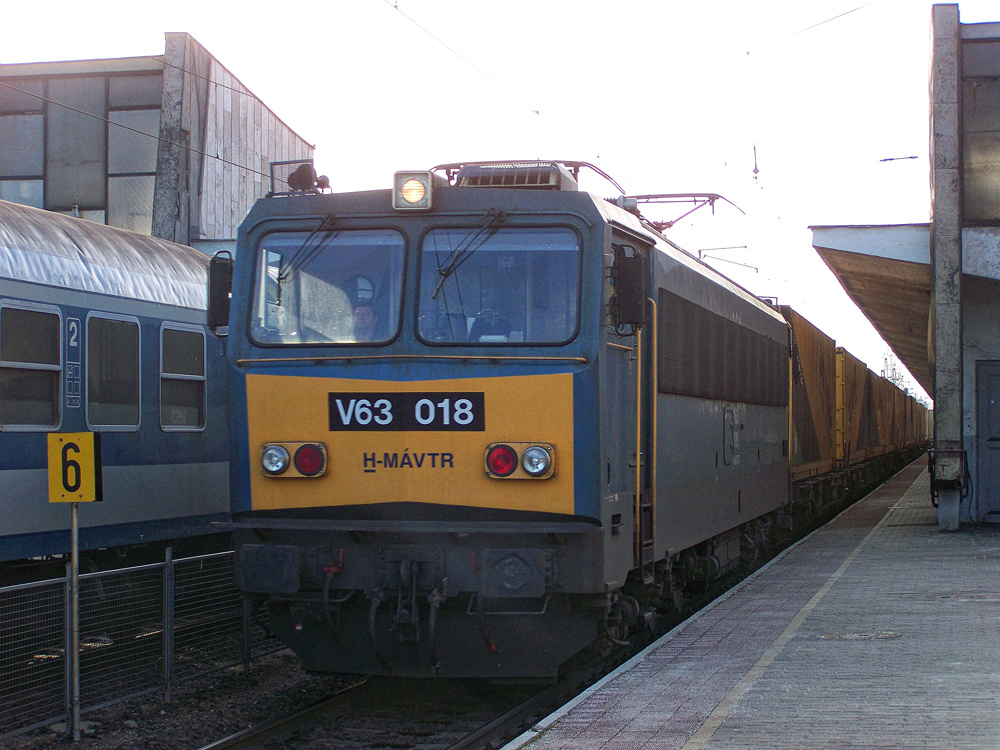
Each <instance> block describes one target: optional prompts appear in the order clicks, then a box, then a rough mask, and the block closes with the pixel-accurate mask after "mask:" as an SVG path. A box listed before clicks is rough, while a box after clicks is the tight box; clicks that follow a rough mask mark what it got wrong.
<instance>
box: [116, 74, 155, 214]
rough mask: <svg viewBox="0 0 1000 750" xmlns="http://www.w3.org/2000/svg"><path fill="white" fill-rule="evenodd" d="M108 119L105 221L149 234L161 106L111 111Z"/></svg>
mask: <svg viewBox="0 0 1000 750" xmlns="http://www.w3.org/2000/svg"><path fill="white" fill-rule="evenodd" d="M111 80H112V81H114V80H115V79H111ZM108 120H109V124H108V224H110V225H111V226H115V227H120V228H122V229H131V230H132V231H133V232H140V233H142V234H151V233H152V231H153V188H154V186H155V183H156V152H157V148H158V146H159V140H158V138H159V134H160V110H159V109H132V110H126V111H121V112H110V113H109V114H108Z"/></svg>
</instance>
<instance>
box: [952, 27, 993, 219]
mask: <svg viewBox="0 0 1000 750" xmlns="http://www.w3.org/2000/svg"><path fill="white" fill-rule="evenodd" d="M962 78H963V80H962V119H961V122H962V166H963V180H962V202H963V218H964V219H965V221H967V222H970V223H977V222H981V223H996V222H998V221H1000V155H998V154H1000V42H998V41H996V40H980V39H977V40H966V41H965V42H963V44H962Z"/></svg>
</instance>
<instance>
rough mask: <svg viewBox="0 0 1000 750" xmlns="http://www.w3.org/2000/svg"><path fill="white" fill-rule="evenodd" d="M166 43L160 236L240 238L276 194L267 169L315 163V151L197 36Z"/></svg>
mask: <svg viewBox="0 0 1000 750" xmlns="http://www.w3.org/2000/svg"><path fill="white" fill-rule="evenodd" d="M166 37H167V44H166V52H165V57H164V59H165V60H166V63H167V65H166V66H165V68H164V72H163V104H162V120H161V137H162V138H163V141H161V143H160V151H159V155H158V156H159V158H158V175H157V184H156V196H155V199H154V205H153V233H154V234H155V235H157V236H159V237H164V238H166V239H171V240H174V241H175V242H181V243H184V244H190V243H191V242H194V241H196V240H198V239H211V240H225V239H234V238H235V237H236V230H237V229H238V228H239V225H240V222H241V221H243V218H244V217H245V216H246V214H247V212H248V211H249V210H250V207H251V206H252V205H253V204H254V202H255V201H256V200H257V199H258V198H262V197H264V195H265V194H266V193H267V192H268V191H269V190H270V178H269V166H268V165H269V164H270V163H271V162H272V161H287V160H290V159H311V158H312V156H313V147H312V146H311V145H310V144H309V143H307V142H306V141H305V140H304V139H303V138H301V137H300V136H299V135H297V134H296V133H295V132H294V131H293V130H292V129H291V128H289V127H288V126H287V125H286V124H285V123H284V122H282V121H281V119H280V118H279V117H278V116H277V115H275V114H274V112H272V111H271V110H270V109H268V108H267V107H266V106H264V104H263V103H262V102H261V101H260V100H259V99H257V97H255V96H254V95H253V94H252V93H251V92H250V91H249V90H248V89H247V88H246V87H245V86H244V85H243V84H242V83H240V81H239V80H238V79H237V78H235V77H234V76H233V74H232V73H230V72H229V71H228V70H227V69H226V68H225V67H224V66H223V65H222V64H221V63H220V62H219V61H218V60H216V59H215V58H214V57H212V55H211V54H209V52H208V51H207V50H206V49H205V48H204V47H202V46H201V45H200V44H199V43H198V42H197V41H195V40H194V39H193V38H192V37H191V36H189V35H188V34H183V33H168V34H167V35H166ZM172 144H180V145H172ZM206 155H207V156H206ZM214 157H218V158H214Z"/></svg>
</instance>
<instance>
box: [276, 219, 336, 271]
mask: <svg viewBox="0 0 1000 750" xmlns="http://www.w3.org/2000/svg"><path fill="white" fill-rule="evenodd" d="M336 225H337V217H336V216H334V215H333V214H327V215H326V216H324V217H323V220H322V221H321V222H320V223H319V225H318V226H317V227H316V228H315V229H314V230H312V231H311V232H310V233H309V236H308V237H306V238H305V239H304V240H303V241H302V244H301V245H300V246H299V249H298V250H296V251H295V252H294V253H292V254H291V256H290V257H289V258H288V266H287V267H286V268H285V269H284V270H283V271H282V272H281V273H279V274H278V282H279V283H280V282H282V281H284V280H285V279H287V278H288V277H289V276H291V275H292V274H293V273H297V272H298V271H301V270H302V269H303V268H305V267H306V266H307V265H309V264H310V263H312V262H313V261H314V260H315V259H316V256H317V255H319V252H320V250H322V249H323V247H324V246H325V245H326V243H327V242H329V241H330V239H331V238H332V237H333V236H334V227H336ZM320 232H322V233H323V236H322V237H320V239H319V240H318V241H317V242H315V243H314V244H313V245H312V246H310V244H309V243H310V242H312V240H313V238H315V237H316V236H317V235H319V234H320Z"/></svg>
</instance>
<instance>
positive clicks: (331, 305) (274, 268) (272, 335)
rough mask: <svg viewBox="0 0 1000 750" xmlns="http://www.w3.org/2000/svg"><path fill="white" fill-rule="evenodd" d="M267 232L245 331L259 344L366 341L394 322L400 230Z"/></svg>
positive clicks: (379, 338)
mask: <svg viewBox="0 0 1000 750" xmlns="http://www.w3.org/2000/svg"><path fill="white" fill-rule="evenodd" d="M322 230H323V225H321V226H320V230H317V231H315V232H280V233H274V234H268V235H266V236H265V237H264V239H263V240H262V241H261V243H260V247H259V249H258V251H257V252H258V257H257V266H256V292H255V297H254V306H253V310H252V313H251V315H252V317H251V325H250V336H251V338H252V339H253V340H254V341H255V342H257V343H259V344H264V345H268V344H272V345H274V344H279V345H283V344H311V345H316V344H371V343H375V344H377V343H384V342H386V341H389V340H390V339H392V338H394V337H395V336H396V334H397V332H398V330H399V320H400V314H399V313H400V296H401V294H402V282H403V237H402V235H401V234H399V233H398V232H394V231H392V230H387V229H383V230H343V231H340V230H335V229H333V228H330V229H328V230H326V231H322Z"/></svg>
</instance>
